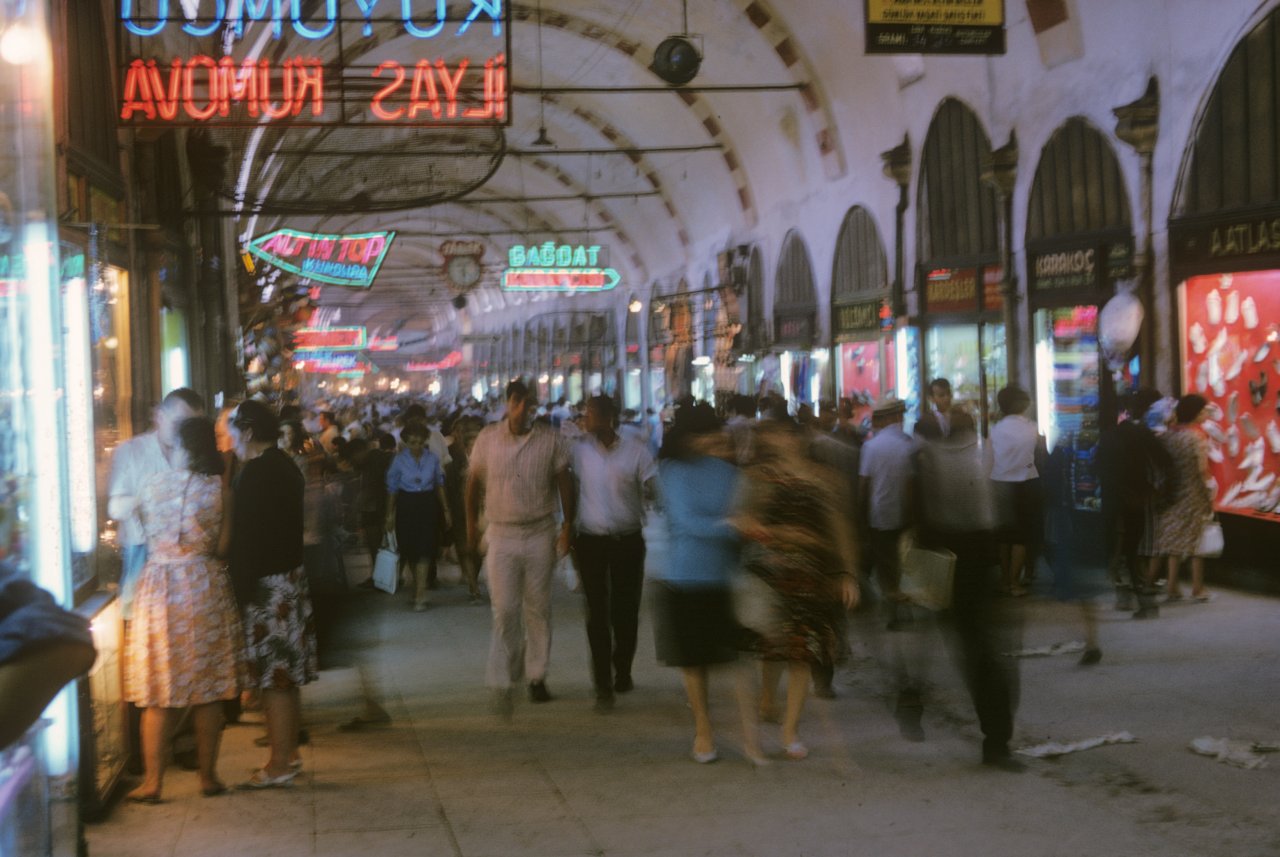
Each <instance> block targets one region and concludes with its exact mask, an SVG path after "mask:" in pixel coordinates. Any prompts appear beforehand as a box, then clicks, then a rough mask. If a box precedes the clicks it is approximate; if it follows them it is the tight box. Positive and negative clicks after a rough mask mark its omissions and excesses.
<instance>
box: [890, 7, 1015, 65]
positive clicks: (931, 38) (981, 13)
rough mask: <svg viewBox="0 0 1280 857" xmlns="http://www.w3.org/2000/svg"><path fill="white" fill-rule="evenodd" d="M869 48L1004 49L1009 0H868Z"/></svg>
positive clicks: (970, 51)
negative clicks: (1006, 10) (1006, 3)
mask: <svg viewBox="0 0 1280 857" xmlns="http://www.w3.org/2000/svg"><path fill="white" fill-rule="evenodd" d="M865 2H866V18H867V26H866V33H867V39H866V51H867V53H869V54H983V55H985V54H1003V53H1004V50H1005V47H1004V0H865Z"/></svg>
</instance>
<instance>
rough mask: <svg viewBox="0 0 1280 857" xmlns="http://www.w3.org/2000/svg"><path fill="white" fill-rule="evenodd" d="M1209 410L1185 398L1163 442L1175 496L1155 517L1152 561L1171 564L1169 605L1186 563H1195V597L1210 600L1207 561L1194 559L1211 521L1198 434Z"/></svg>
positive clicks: (1204, 446) (1205, 458)
mask: <svg viewBox="0 0 1280 857" xmlns="http://www.w3.org/2000/svg"><path fill="white" fill-rule="evenodd" d="M1207 405H1208V402H1207V401H1206V400H1205V398H1204V397H1203V396H1198V395H1196V394H1195V393H1191V394H1189V395H1186V396H1183V397H1182V398H1181V399H1179V400H1178V404H1177V405H1176V406H1175V407H1174V410H1173V415H1174V423H1173V426H1172V427H1171V428H1170V429H1169V431H1167V432H1165V433H1164V435H1163V436H1161V438H1160V440H1161V442H1163V443H1164V445H1165V448H1166V449H1168V450H1169V455H1170V456H1171V457H1172V458H1173V470H1174V477H1173V479H1174V490H1173V497H1172V498H1171V500H1170V501H1169V503H1168V505H1166V506H1165V507H1163V508H1161V509H1159V510H1158V511H1157V512H1156V521H1155V541H1154V546H1153V547H1154V554H1153V555H1154V556H1162V557H1166V558H1167V559H1166V562H1168V564H1169V565H1168V579H1169V590H1168V592H1169V600H1170V601H1177V600H1178V599H1180V598H1182V592H1181V590H1180V589H1179V588H1178V568H1179V566H1181V565H1182V561H1183V560H1185V559H1190V560H1191V597H1192V598H1195V599H1196V600H1198V601H1202V600H1208V597H1209V593H1208V591H1207V590H1206V589H1205V588H1204V559H1203V558H1202V557H1198V556H1195V552H1196V548H1197V547H1199V545H1200V536H1201V534H1202V533H1203V532H1204V528H1205V524H1207V523H1208V521H1209V519H1210V518H1211V517H1212V516H1213V494H1212V493H1211V492H1210V490H1209V486H1208V480H1209V447H1208V442H1207V441H1206V440H1205V438H1204V434H1203V433H1201V431H1200V429H1199V426H1200V423H1202V422H1204V420H1205V416H1206V414H1207V412H1206V410H1205V407H1206V406H1207ZM1153 565H1154V563H1153Z"/></svg>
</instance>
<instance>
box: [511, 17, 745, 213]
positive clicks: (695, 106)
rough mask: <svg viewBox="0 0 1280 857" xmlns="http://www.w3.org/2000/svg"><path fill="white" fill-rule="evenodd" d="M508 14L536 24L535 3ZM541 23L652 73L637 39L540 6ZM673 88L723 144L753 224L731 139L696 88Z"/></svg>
mask: <svg viewBox="0 0 1280 857" xmlns="http://www.w3.org/2000/svg"><path fill="white" fill-rule="evenodd" d="M511 15H512V18H513V19H514V20H517V21H522V22H525V23H533V25H534V26H537V21H538V10H537V8H536V7H530V6H525V5H520V4H516V3H512V4H511ZM542 24H543V26H547V27H554V28H555V29H558V30H563V31H565V32H569V33H573V34H575V35H578V36H581V37H582V38H584V39H587V40H589V41H593V42H598V43H600V44H603V45H605V46H607V47H609V48H611V49H613V50H614V51H617V52H619V53H622V54H624V55H625V56H627V57H628V58H629V59H630V60H631V61H632V62H633V63H635V65H636V66H638V67H639V68H640V69H642V70H643V72H644V73H645V74H646V75H649V76H653V73H652V72H651V71H649V69H648V67H647V66H645V65H644V63H643V61H641V60H640V59H639V58H638V57H637V54H638V53H639V52H640V48H641V45H640V43H639V42H636V41H633V40H631V39H628V38H626V37H624V36H623V35H622V34H620V33H617V32H614V31H613V30H610V29H609V28H607V27H603V26H601V25H600V24H597V23H595V22H593V21H589V20H587V19H585V18H579V17H576V16H574V15H570V14H569V13H567V12H563V11H560V10H548V9H543V10H542ZM672 92H673V93H674V94H675V95H677V96H679V98H680V100H681V101H682V102H684V104H685V105H686V106H687V107H688V108H689V109H690V110H692V111H693V113H694V114H695V115H696V116H697V118H698V121H699V123H700V124H701V125H702V126H703V128H705V129H706V132H707V135H708V136H709V137H710V138H711V140H713V141H714V142H716V143H719V144H720V145H721V146H722V147H723V149H722V151H721V155H722V157H723V158H724V162H725V165H726V166H727V167H728V168H729V174H730V176H731V177H732V179H733V184H734V187H735V188H736V189H737V195H738V203H739V205H740V206H741V208H742V213H743V216H744V217H745V218H746V219H747V221H748V223H749V224H750V225H753V226H754V225H755V223H756V217H757V214H756V208H755V203H754V201H753V199H752V195H751V185H750V182H749V181H748V180H747V173H746V170H745V169H744V168H743V165H742V159H741V158H740V157H739V156H738V152H737V148H736V147H735V146H734V143H733V140H731V139H730V138H729V135H728V134H727V133H726V132H725V130H724V128H723V126H721V124H720V123H719V122H718V121H717V120H716V115H715V111H714V110H713V109H712V108H711V105H710V104H708V103H707V100H706V99H705V98H703V97H702V96H701V95H699V94H698V93H696V92H689V91H687V90H683V89H672Z"/></svg>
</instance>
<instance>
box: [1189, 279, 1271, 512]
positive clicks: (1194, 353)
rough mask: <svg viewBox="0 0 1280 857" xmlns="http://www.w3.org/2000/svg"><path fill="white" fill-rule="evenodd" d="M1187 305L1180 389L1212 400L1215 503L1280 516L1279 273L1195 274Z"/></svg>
mask: <svg viewBox="0 0 1280 857" xmlns="http://www.w3.org/2000/svg"><path fill="white" fill-rule="evenodd" d="M1183 304H1184V307H1183V315H1182V359H1183V366H1182V387H1183V390H1185V391H1186V392H1196V393H1199V394H1201V395H1202V396H1204V397H1205V398H1206V399H1208V400H1209V401H1210V402H1211V403H1212V404H1211V406H1210V407H1211V410H1212V413H1211V414H1210V418H1209V419H1208V420H1207V421H1206V422H1205V423H1204V425H1203V428H1204V431H1205V434H1206V435H1208V437H1209V448H1210V462H1209V467H1210V470H1211V472H1212V474H1213V478H1214V480H1215V481H1216V482H1217V485H1218V490H1217V496H1216V497H1215V499H1214V505H1215V506H1216V507H1217V508H1218V509H1219V510H1220V511H1222V512H1230V513H1231V514H1235V515H1249V516H1252V517H1257V518H1263V519H1267V520H1280V412H1278V408H1280V400H1278V397H1277V392H1280V341H1278V340H1280V271H1251V272H1246V273H1238V274H1220V275H1211V276H1202V277H1192V278H1190V279H1189V280H1187V283H1186V286H1185V289H1184V292H1183Z"/></svg>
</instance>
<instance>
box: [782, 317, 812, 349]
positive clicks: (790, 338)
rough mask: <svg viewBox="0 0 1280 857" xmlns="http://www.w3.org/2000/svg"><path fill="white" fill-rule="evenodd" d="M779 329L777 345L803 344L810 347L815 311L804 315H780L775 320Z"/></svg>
mask: <svg viewBox="0 0 1280 857" xmlns="http://www.w3.org/2000/svg"><path fill="white" fill-rule="evenodd" d="M775 324H776V326H777V329H778V336H777V341H776V343H775V344H777V345H802V346H804V347H808V346H809V345H810V344H811V343H812V342H813V329H814V324H813V313H812V312H808V313H805V314H803V315H781V314H780V315H778V316H777V318H776V321H775Z"/></svg>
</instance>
